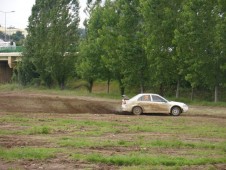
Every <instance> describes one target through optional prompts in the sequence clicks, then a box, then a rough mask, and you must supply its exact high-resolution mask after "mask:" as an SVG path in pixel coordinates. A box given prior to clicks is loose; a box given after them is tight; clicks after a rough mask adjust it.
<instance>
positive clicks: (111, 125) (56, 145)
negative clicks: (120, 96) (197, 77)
mask: <svg viewBox="0 0 226 170" xmlns="http://www.w3.org/2000/svg"><path fill="white" fill-rule="evenodd" d="M0 98H1V99H0V107H1V109H0V169H2V170H5V169H7V170H8V169H15V170H18V169H125V170H127V169H128V170H130V169H134V170H136V169H209V170H212V169H225V168H226V126H225V125H226V108H224V107H219V106H218V107H216V106H214V107H213V106H211V107H210V106H208V107H205V106H190V111H189V112H188V113H185V114H182V115H181V116H179V117H171V116H168V115H161V114H157V115H155V114H146V115H141V116H133V115H130V114H124V113H120V112H112V111H110V110H109V111H108V110H104V113H103V112H102V113H98V112H93V111H96V109H93V110H92V109H91V110H90V112H89V111H88V110H86V112H84V113H79V112H76V111H74V112H73V110H76V109H77V108H76V109H75V107H74V109H70V112H69V111H68V112H66V111H67V110H66V108H65V107H66V106H68V105H69V104H70V108H71V105H76V104H77V107H89V105H93V104H95V106H96V107H97V108H98V107H101V106H102V104H101V103H102V100H103V99H99V98H96V97H95V98H92V97H89V98H85V99H84V98H82V97H81V96H80V97H76V98H72V97H71V95H62V94H57V95H54V96H52V94H51V93H50V94H47V92H45V93H43V92H39V93H38V94H37V93H36V94H34V92H33V93H32V94H31V92H30V91H27V92H24V91H22V92H21V91H20V92H19V91H16V92H15V91H13V92H0ZM12 99H14V100H12ZM78 100H79V101H80V102H82V101H83V100H84V101H83V104H81V103H78ZM4 101H12V102H11V103H8V104H7V103H4ZM106 101H107V104H108V105H115V106H116V105H120V101H117V100H116V101H114V100H112V99H111V100H109V99H106ZM51 102H53V103H51ZM84 102H87V103H85V104H84ZM93 102H96V103H93ZM97 102H99V103H100V105H97ZM6 104H7V105H6ZM48 104H49V105H48ZM53 104H57V105H55V107H58V110H55V111H54V112H51V110H50V109H48V107H52V105H53ZM104 105H106V103H105V104H104ZM61 107H62V110H60V109H61ZM8 108H15V109H14V110H12V109H11V110H10V109H8ZM40 108H42V109H40ZM45 109H47V110H45ZM81 109H82V108H81ZM83 109H85V108H83ZM17 110H18V111H17ZM32 110H33V111H32ZM77 110H78V109H77ZM57 111H59V112H57ZM63 111H65V113H63Z"/></svg>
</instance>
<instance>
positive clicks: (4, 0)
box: [0, 0, 87, 28]
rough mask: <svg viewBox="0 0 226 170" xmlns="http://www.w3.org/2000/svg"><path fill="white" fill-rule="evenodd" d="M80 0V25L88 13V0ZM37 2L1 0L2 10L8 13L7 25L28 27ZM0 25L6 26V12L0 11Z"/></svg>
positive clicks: (0, 6) (0, 9) (0, 8)
mask: <svg viewBox="0 0 226 170" xmlns="http://www.w3.org/2000/svg"><path fill="white" fill-rule="evenodd" d="M79 1H80V7H81V8H80V18H81V21H80V27H82V23H83V20H84V18H85V17H86V15H85V14H84V12H83V10H84V8H85V6H86V1H87V0H79ZM34 4H35V0H0V11H4V12H10V11H15V12H13V13H6V27H9V26H13V27H16V28H26V27H27V25H28V17H29V16H30V15H31V8H32V6H33V5H34ZM0 25H1V26H3V27H5V13H3V12H0Z"/></svg>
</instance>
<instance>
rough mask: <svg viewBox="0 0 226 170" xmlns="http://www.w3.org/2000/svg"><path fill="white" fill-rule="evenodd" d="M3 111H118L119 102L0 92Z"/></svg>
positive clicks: (99, 112)
mask: <svg viewBox="0 0 226 170" xmlns="http://www.w3.org/2000/svg"><path fill="white" fill-rule="evenodd" d="M0 109H1V111H3V112H17V113H19V112H23V113H29V112H30V113H71V114H76V113H94V114H96V113H98V114H109V113H115V112H118V111H119V109H120V102H118V101H113V100H107V101H105V100H101V99H97V98H90V97H65V96H58V95H44V94H32V93H29V94H27V93H26V94H23V93H13V92H12V93H0Z"/></svg>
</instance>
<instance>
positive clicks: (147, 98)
mask: <svg viewBox="0 0 226 170" xmlns="http://www.w3.org/2000/svg"><path fill="white" fill-rule="evenodd" d="M138 101H151V97H150V95H143V96H141V97H140V98H139V99H138Z"/></svg>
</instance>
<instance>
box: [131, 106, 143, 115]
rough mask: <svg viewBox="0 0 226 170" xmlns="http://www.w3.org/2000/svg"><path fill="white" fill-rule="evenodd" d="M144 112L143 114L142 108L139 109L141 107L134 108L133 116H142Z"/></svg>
mask: <svg viewBox="0 0 226 170" xmlns="http://www.w3.org/2000/svg"><path fill="white" fill-rule="evenodd" d="M142 112H143V110H142V108H141V107H139V106H135V107H134V108H133V114H134V115H140V114H141V113H142Z"/></svg>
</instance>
